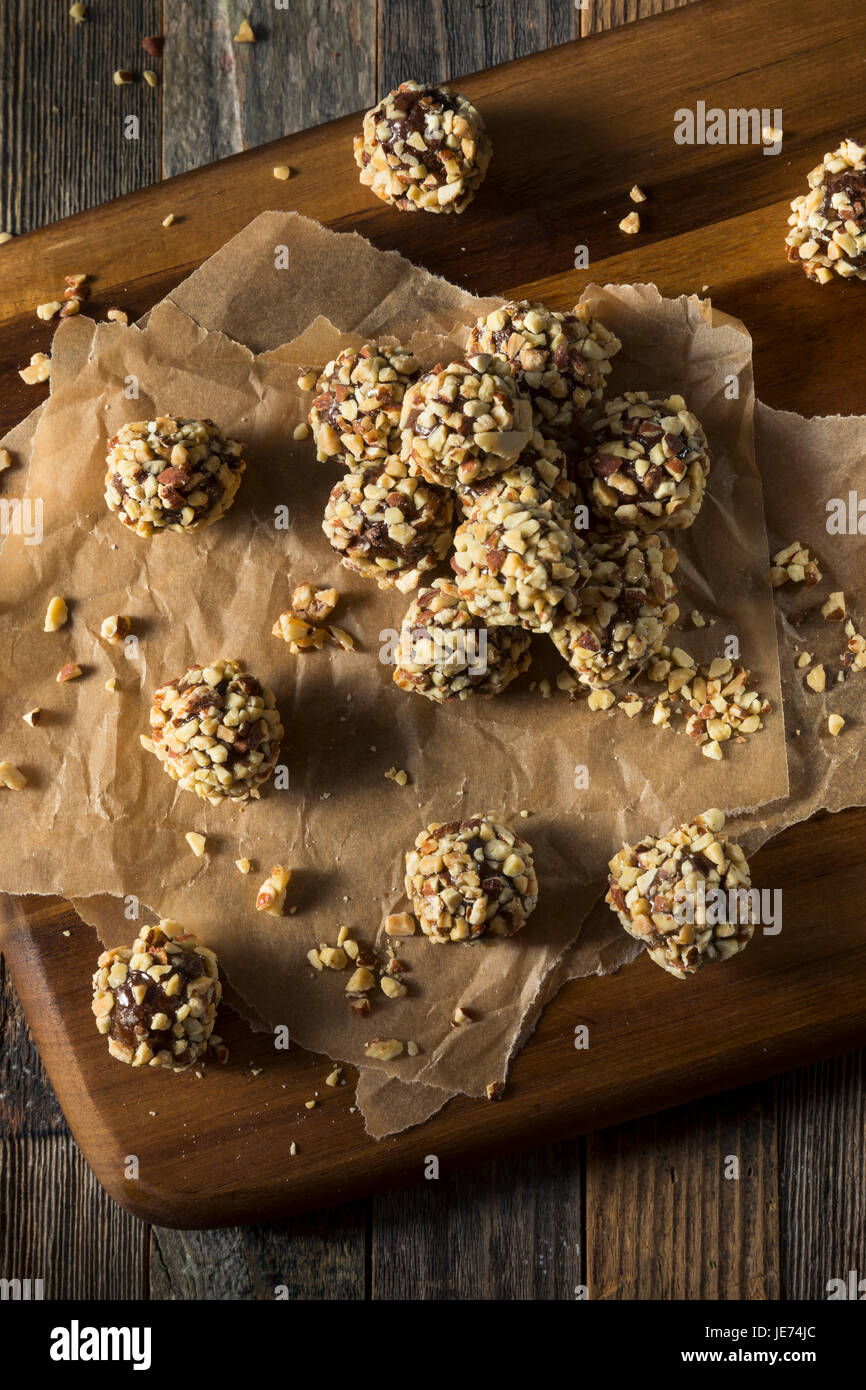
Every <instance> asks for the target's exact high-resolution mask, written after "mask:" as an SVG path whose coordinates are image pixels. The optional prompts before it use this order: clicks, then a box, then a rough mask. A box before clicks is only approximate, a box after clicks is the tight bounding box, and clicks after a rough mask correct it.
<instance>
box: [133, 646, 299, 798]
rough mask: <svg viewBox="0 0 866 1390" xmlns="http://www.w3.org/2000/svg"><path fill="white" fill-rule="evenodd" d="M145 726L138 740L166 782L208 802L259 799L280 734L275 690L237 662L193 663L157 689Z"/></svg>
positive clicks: (275, 753)
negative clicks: (153, 756)
mask: <svg viewBox="0 0 866 1390" xmlns="http://www.w3.org/2000/svg"><path fill="white" fill-rule="evenodd" d="M150 723H151V728H152V736H151V739H149V740H148V739H145V740H143V741H144V743H145V746H148V745H149V746H150V748H151V750H152V751H153V752H154V753H155V754H156V756H157V757H158V758H159V760H160V762H161V763H162V765H163V767H164V768H165V770H166V772H167V773H168V775H169V777H171V778H173V779H174V781H176V782H179V783H180V785H181V787H183V788H184V789H185V790H187V791H194V792H195V793H196V795H197V796H201V797H205V798H206V799H207V800H208V801H210V802H212V803H213V804H214V805H219V804H220V803H221V802H223V801H225V800H237V801H246V800H249V799H250V798H251V797H253V798H256V797H258V796H259V795H260V792H259V787H260V786H261V785H262V783H263V782H265V781H267V779H268V777H270V775H271V773H272V772H273V770H274V766H275V764H276V761H277V757H278V755H279V751H280V740H281V738H282V736H283V726H282V724H281V723H280V715H279V711H278V710H277V707H276V702H275V700H274V693H273V691H272V690H269V689H268V688H267V686H264V685H262V684H261V682H260V681H258V680H257V679H256V677H255V676H252V675H250V674H249V672H247V671H245V670H244V667H243V666H242V665H241V663H240V662H238V661H226V660H219V661H214V662H213V663H212V664H211V665H210V666H192V667H190V669H189V670H188V671H187V672H186V674H185V675H183V676H181V677H180V679H179V680H176V681H171V682H169V683H168V684H167V685H163V686H161V687H160V689H159V690H157V691H156V692H155V694H154V697H153V708H152V709H151V712H150Z"/></svg>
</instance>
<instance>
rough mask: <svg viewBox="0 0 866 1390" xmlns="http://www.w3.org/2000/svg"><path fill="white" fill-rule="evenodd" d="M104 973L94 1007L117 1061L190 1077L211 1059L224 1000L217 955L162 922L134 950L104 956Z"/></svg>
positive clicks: (95, 991) (98, 977)
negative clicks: (207, 1053) (203, 1061)
mask: <svg viewBox="0 0 866 1390" xmlns="http://www.w3.org/2000/svg"><path fill="white" fill-rule="evenodd" d="M97 967H98V968H97V971H96V973H95V975H94V976H93V1006H92V1007H93V1013H94V1016H95V1018H96V1026H97V1028H98V1029H99V1031H100V1033H102V1034H103V1035H104V1036H106V1037H107V1038H108V1050H109V1052H110V1053H111V1055H112V1057H116V1058H117V1060H118V1061H120V1062H127V1063H128V1064H129V1065H130V1066H133V1067H143V1066H151V1067H166V1068H169V1069H170V1070H172V1071H184V1070H185V1069H186V1068H187V1067H189V1066H191V1065H192V1064H193V1063H194V1062H197V1061H198V1060H199V1059H200V1058H201V1057H203V1056H204V1053H205V1051H206V1050H207V1046H208V1041H209V1040H213V1038H214V1036H215V1035H214V1034H213V1026H214V1020H215V1018H216V1011H217V1005H218V1004H219V1001H220V996H221V993H222V986H221V984H220V981H219V969H218V965H217V958H216V956H215V955H214V953H213V951H210V950H208V948H207V947H206V946H200V945H199V944H198V942H197V941H196V939H195V937H194V936H192V935H191V934H190V933H188V932H184V930H183V928H182V927H180V926H178V924H177V922H171V921H161V922H160V923H159V924H158V925H156V926H149V927H145V928H144V929H143V930H142V931H141V932H140V934H139V936H138V938H137V940H136V941H135V942H134V943H133V945H132V947H131V948H130V947H116V948H115V949H113V950H110V951H103V953H102V955H101V956H100V957H99V960H98V962H97Z"/></svg>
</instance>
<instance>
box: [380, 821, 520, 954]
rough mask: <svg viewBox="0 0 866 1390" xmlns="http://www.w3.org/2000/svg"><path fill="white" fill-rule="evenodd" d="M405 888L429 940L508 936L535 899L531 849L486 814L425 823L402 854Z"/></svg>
mask: <svg viewBox="0 0 866 1390" xmlns="http://www.w3.org/2000/svg"><path fill="white" fill-rule="evenodd" d="M406 892H407V894H408V896H409V897H410V898H411V900H412V910H413V912H414V913H415V916H416V917H417V919H418V922H419V923H420V926H421V930H422V931H423V932H424V934H425V936H428V937H429V938H430V940H431V941H437V942H446V941H476V940H477V939H478V938H479V937H481V936H513V935H514V933H515V932H517V931H519V930H520V928H521V927H522V926H523V924H524V922H526V920H527V918H528V917H529V916H530V914H531V913H532V912H533V911H534V909H535V905H536V903H537V902H538V879H537V878H536V875H535V866H534V863H533V858H532V849H531V847H530V846H529V845H528V844H527V843H526V841H525V840H521V839H520V837H519V836H518V835H515V833H514V831H513V830H509V829H508V828H507V827H506V826H504V825H502V824H501V823H500V822H499V821H498V820H496V819H494V818H493V817H492V816H490V815H487V816H472V817H470V819H469V820H464V821H451V822H450V823H448V824H436V825H429V826H428V827H427V829H426V830H423V831H422V832H421V834H420V835H419V836H418V838H417V840H416V841H415V846H414V848H413V849H411V850H410V851H409V853H408V854H407V855H406Z"/></svg>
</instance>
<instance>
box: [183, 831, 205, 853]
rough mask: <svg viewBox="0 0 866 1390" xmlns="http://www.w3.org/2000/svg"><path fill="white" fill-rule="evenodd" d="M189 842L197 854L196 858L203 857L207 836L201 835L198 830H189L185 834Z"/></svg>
mask: <svg viewBox="0 0 866 1390" xmlns="http://www.w3.org/2000/svg"><path fill="white" fill-rule="evenodd" d="M184 839H185V840H186V842H187V844H188V845H189V847H190V849H191V850H192V852H193V854H194V855H195V857H196V859H201V858H202V856H203V855H204V852H205V848H206V846H207V837H206V836H204V835H200V834H199V832H198V831H197V830H188V831H187V833H186V835H185V836H184Z"/></svg>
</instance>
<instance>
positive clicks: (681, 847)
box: [605, 809, 755, 980]
mask: <svg viewBox="0 0 866 1390" xmlns="http://www.w3.org/2000/svg"><path fill="white" fill-rule="evenodd" d="M724 829H725V817H724V815H723V813H722V812H721V811H718V810H715V809H713V810H711V811H705V812H704V813H703V815H701V816H696V818H695V819H694V820H693V821H692V822H691V824H690V825H681V826H677V827H676V828H675V829H674V830H669V831H668V833H667V835H661V836H658V837H656V836H654V835H647V836H646V837H645V839H643V840H641V841H640V843H639V844H637V845H624V846H623V848H622V849H621V850H620V852H619V854H616V855H614V857H613V859H611V861H610V879H609V884H610V886H609V888H608V891H607V896H606V898H605V902H607V903H609V904H610V906H611V908H612V909H613V911H614V912H615V913H616V915H617V917H618V918H619V920H620V922H621V923H622V925H623V926H624V927H625V930H626V931H627V932H628V933H629V935H630V936H633V937H635V939H636V940H638V941H642V942H643V943H644V944H645V945H646V948H647V951H648V952H649V955H650V956H651V958H652V959H653V960H654V961H655V963H656V965H660V966H661V967H662V969H663V970H667V972H668V974H670V975H675V976H676V977H677V979H679V980H683V979H685V978H686V976H687V975H694V974H695V972H696V971H697V970H699V969H700V968H701V966H702V965H704V964H705V963H706V962H707V961H716V960H727V959H728V957H729V956H735V955H736V954H737V952H738V951H742V950H744V949H745V947H746V946H747V945H748V944H749V942H750V941H751V939H752V936H753V934H754V930H755V925H754V923H755V912H754V908H753V905H752V902H751V898H750V895H749V891H748V890H749V888H750V887H751V881H752V880H751V875H750V872H749V865H748V862H747V860H746V856H745V855H744V853H743V851H742V849H741V848H740V846H739V845H735V844H733V843H732V841H730V840H728V839H727V838H726V837H725V834H724Z"/></svg>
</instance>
